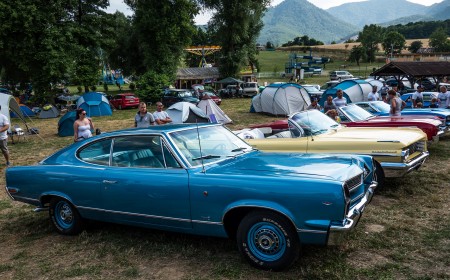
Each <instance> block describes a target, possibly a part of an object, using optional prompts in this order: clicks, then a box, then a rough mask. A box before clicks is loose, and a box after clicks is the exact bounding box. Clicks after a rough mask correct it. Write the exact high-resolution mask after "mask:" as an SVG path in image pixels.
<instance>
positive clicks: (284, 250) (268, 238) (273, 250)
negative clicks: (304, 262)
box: [236, 211, 300, 271]
mask: <svg viewBox="0 0 450 280" xmlns="http://www.w3.org/2000/svg"><path fill="white" fill-rule="evenodd" d="M236 237H237V244H238V247H239V251H240V252H241V254H242V255H243V256H244V258H246V259H247V261H248V262H249V263H250V264H251V265H253V266H254V267H257V268H260V269H265V270H275V271H279V270H283V269H285V268H287V267H289V266H290V265H292V263H293V262H294V261H295V260H296V259H297V257H298V254H299V251H300V242H299V239H298V236H297V233H296V231H295V228H294V227H293V226H292V224H291V223H290V222H289V220H288V219H287V218H285V217H284V216H282V215H280V214H277V213H274V212H270V211H255V212H251V213H249V214H248V215H247V216H245V217H244V219H243V220H242V221H241V223H240V224H239V227H238V231H237V236H236Z"/></svg>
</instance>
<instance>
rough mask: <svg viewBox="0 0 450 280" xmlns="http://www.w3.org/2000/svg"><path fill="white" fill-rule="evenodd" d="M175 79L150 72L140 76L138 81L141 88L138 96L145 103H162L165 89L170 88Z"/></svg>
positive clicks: (137, 92) (163, 74)
mask: <svg viewBox="0 0 450 280" xmlns="http://www.w3.org/2000/svg"><path fill="white" fill-rule="evenodd" d="M174 78H175V77H174V76H170V75H167V74H165V73H162V72H156V71H153V70H149V71H147V72H146V73H145V74H143V75H142V76H140V78H139V81H138V84H139V87H138V90H137V91H136V94H137V96H139V98H141V99H142V100H145V101H151V102H157V101H161V96H162V94H163V88H165V87H167V86H169V85H170V84H171V82H172V81H173V80H174Z"/></svg>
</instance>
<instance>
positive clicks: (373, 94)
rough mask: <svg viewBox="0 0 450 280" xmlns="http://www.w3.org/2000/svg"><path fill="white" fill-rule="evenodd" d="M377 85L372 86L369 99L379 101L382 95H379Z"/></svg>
mask: <svg viewBox="0 0 450 280" xmlns="http://www.w3.org/2000/svg"><path fill="white" fill-rule="evenodd" d="M377 88H378V87H377V86H372V91H371V92H369V94H368V95H367V101H378V100H380V97H379V96H378V92H377Z"/></svg>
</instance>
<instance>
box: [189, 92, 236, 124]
mask: <svg viewBox="0 0 450 280" xmlns="http://www.w3.org/2000/svg"><path fill="white" fill-rule="evenodd" d="M197 107H198V108H200V109H201V110H202V111H203V112H204V113H205V114H206V115H207V116H208V117H209V118H210V119H211V120H212V119H213V118H215V120H216V121H217V122H218V123H221V124H227V123H231V122H233V121H232V120H231V119H230V118H229V117H228V116H227V114H225V113H224V112H223V111H222V109H220V108H219V106H217V104H216V103H215V102H214V101H213V100H212V99H211V98H206V99H202V100H201V101H200V102H199V103H198V104H197ZM211 115H214V117H212V116H211Z"/></svg>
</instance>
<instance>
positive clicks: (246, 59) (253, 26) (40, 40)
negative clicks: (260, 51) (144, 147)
mask: <svg viewBox="0 0 450 280" xmlns="http://www.w3.org/2000/svg"><path fill="white" fill-rule="evenodd" d="M125 3H126V4H127V5H129V6H130V8H131V9H132V10H133V12H134V14H133V16H131V17H126V16H125V15H124V14H122V13H119V12H116V13H115V14H108V13H106V12H105V11H104V9H106V7H107V6H108V4H109V1H108V0H52V1H51V3H49V1H47V0H9V1H2V2H0V20H1V22H2V28H1V29H0V69H1V71H0V77H1V81H2V82H8V83H11V84H18V83H20V84H26V83H32V85H33V89H34V91H35V97H36V99H37V100H36V101H37V102H45V101H47V100H51V99H50V98H51V97H52V96H54V94H55V91H56V85H57V84H61V83H65V84H68V83H70V84H74V85H82V86H84V88H85V91H88V90H89V87H90V86H93V85H96V84H97V83H98V82H99V79H100V77H101V70H102V68H103V67H104V65H109V66H110V67H111V69H122V70H123V71H124V72H125V73H129V74H133V75H134V76H137V77H139V80H138V82H137V85H138V94H139V95H140V96H141V97H143V99H145V100H151V99H154V98H157V96H158V95H159V94H160V92H161V89H162V88H163V87H164V86H168V85H170V84H172V83H173V82H174V80H175V75H176V70H177V67H178V66H179V65H180V63H181V62H182V59H184V58H185V61H184V62H185V64H187V65H189V66H197V65H198V63H196V61H195V60H196V59H198V58H196V59H195V58H193V57H192V56H191V57H190V56H188V55H184V51H183V50H184V48H186V47H187V46H190V45H191V44H198V45H209V44H214V45H219V46H221V52H220V53H219V54H218V55H217V56H216V64H217V66H218V67H219V70H220V73H221V76H223V77H226V76H235V75H237V74H238V73H239V71H240V69H241V68H242V67H244V66H247V65H251V66H252V67H254V68H257V64H258V62H257V59H256V55H257V53H256V52H257V50H256V38H257V37H258V36H259V32H260V30H261V28H262V16H263V15H264V12H265V11H266V7H267V6H268V5H269V4H270V0H262V1H261V0H170V1H169V0H125ZM201 9H207V10H214V11H215V14H214V16H213V17H212V18H211V20H210V22H209V24H208V28H207V29H202V28H198V27H196V26H195V23H194V17H195V16H196V15H197V14H198V13H199V11H200V10H201ZM194 63H196V64H194Z"/></svg>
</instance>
